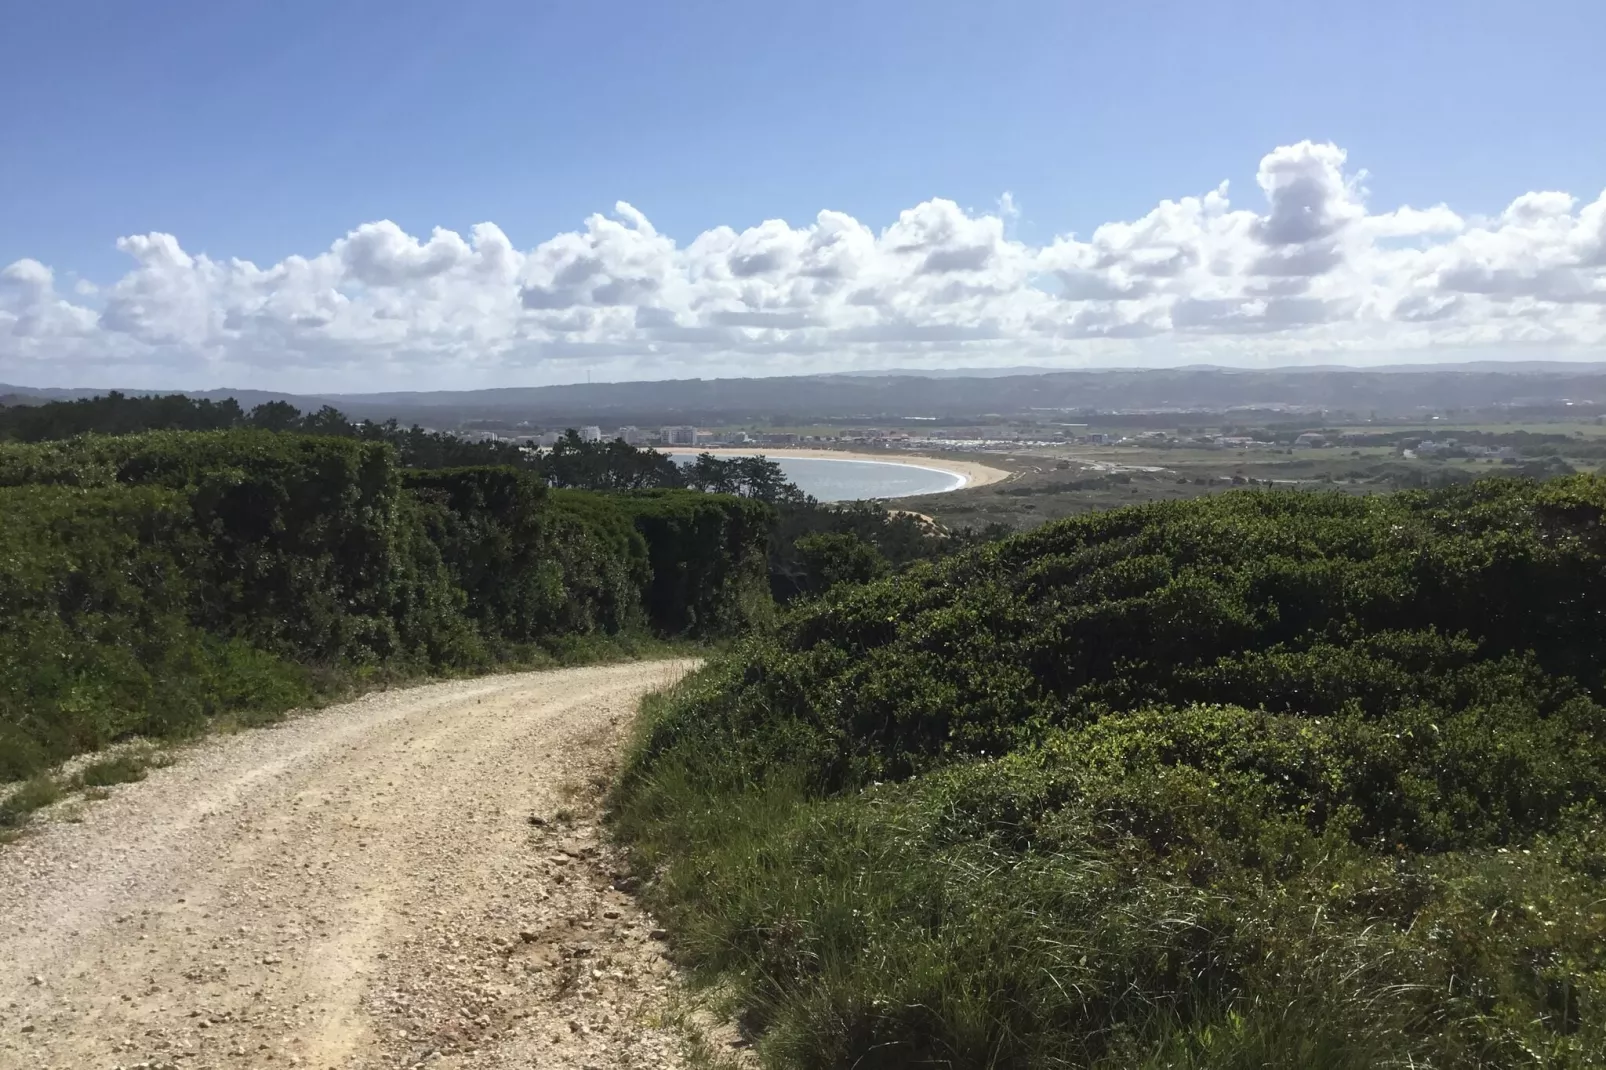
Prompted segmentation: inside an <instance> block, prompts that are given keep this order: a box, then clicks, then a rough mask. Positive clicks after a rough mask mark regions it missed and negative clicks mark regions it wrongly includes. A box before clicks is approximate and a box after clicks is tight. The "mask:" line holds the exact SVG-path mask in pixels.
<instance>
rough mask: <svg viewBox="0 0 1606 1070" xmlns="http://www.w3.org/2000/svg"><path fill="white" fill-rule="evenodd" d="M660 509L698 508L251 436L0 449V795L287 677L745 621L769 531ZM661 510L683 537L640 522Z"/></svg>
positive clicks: (707, 630)
mask: <svg viewBox="0 0 1606 1070" xmlns="http://www.w3.org/2000/svg"><path fill="white" fill-rule="evenodd" d="M678 493H679V494H681V495H684V496H685V497H687V498H695V499H697V501H696V502H695V503H691V502H684V503H682V502H679V501H678V500H677V499H676V498H674V497H673V496H670V497H666V498H644V499H634V498H630V497H628V496H618V497H615V496H604V495H598V494H590V493H586V492H576V491H571V492H564V494H563V498H562V500H561V502H558V501H554V500H553V499H552V498H551V497H549V494H548V491H547V490H546V488H545V486H544V485H542V484H541V483H540V482H539V481H538V480H537V479H536V478H534V477H533V476H532V475H531V474H530V473H528V472H526V471H521V470H517V469H514V468H495V467H483V468H467V469H439V470H432V471H426V472H414V471H404V470H402V469H400V468H399V467H398V465H397V458H396V454H395V452H394V450H393V449H392V448H391V447H390V446H388V445H385V444H383V443H377V442H365V441H361V440H357V439H350V438H340V437H333V436H309V435H299V434H287V433H277V432H270V431H258V430H245V431H222V432H200V433H186V432H152V433H147V434H135V435H126V436H121V437H95V436H90V437H84V438H79V439H73V440H70V441H64V442H51V443H44V444H39V445H10V446H4V447H0V499H3V500H0V546H3V547H4V548H5V555H4V559H3V560H0V594H3V595H4V597H3V598H0V686H3V687H4V688H5V691H4V694H3V695H0V703H3V706H0V777H4V778H7V779H11V778H15V777H18V776H23V775H27V774H29V773H30V772H32V771H34V770H36V769H38V768H40V767H42V766H43V765H47V764H49V763H50V762H52V761H55V760H59V759H60V758H62V757H64V756H66V755H68V754H71V753H74V752H76V751H79V750H83V749H88V748H93V747H96V746H99V745H101V744H103V743H105V742H106V741H108V740H111V739H115V738H118V737H120V736H123V735H128V734H131V733H154V734H172V733H175V732H184V731H190V730H193V729H195V728H197V727H199V726H200V725H201V724H203V723H205V721H206V720H207V719H208V718H210V717H212V716H213V715H214V714H216V713H217V712H219V711H221V710H225V709H252V710H267V709H269V708H277V709H284V708H287V707H288V706H290V705H293V704H295V703H297V702H300V701H303V700H305V699H306V698H307V697H308V695H309V687H310V686H311V685H310V683H309V681H310V680H311V679H312V677H310V676H309V675H308V673H309V672H311V673H313V675H319V676H321V675H328V674H333V676H334V677H338V678H351V677H353V676H356V677H361V676H364V675H368V674H372V673H375V672H383V673H387V674H397V673H400V674H417V673H421V672H432V671H441V670H463V669H472V668H480V667H485V666H488V665H490V664H492V663H494V662H497V661H506V660H512V661H520V660H528V658H529V657H530V656H532V655H536V654H539V653H541V652H542V651H544V650H547V649H559V650H562V649H567V648H568V646H570V645H572V643H573V641H574V640H576V639H577V638H581V639H583V638H584V637H587V636H595V637H628V636H631V635H641V636H646V635H649V634H656V635H660V636H665V637H674V636H680V635H709V634H717V633H719V632H721V631H724V630H731V629H735V628H737V627H739V626H741V624H742V623H743V622H744V621H746V620H747V619H748V618H749V617H751V616H753V615H755V614H756V613H758V612H760V611H761V608H762V607H759V608H758V609H755V608H754V606H753V604H752V602H751V599H750V597H749V596H750V594H751V590H750V588H749V586H748V580H749V578H750V576H751V574H753V573H754V570H755V568H756V570H757V575H758V576H759V577H760V579H762V569H763V559H764V542H765V538H766V535H767V530H766V529H765V528H764V527H763V523H764V520H765V518H766V517H767V516H768V515H769V514H768V512H767V511H766V509H765V507H762V506H757V505H755V504H754V503H750V502H745V501H741V500H739V499H735V498H729V497H725V496H720V495H704V494H696V493H693V492H678ZM682 514H684V515H686V516H690V517H695V518H697V519H698V523H699V524H700V525H701V526H700V527H698V528H697V529H696V534H697V536H698V537H699V539H700V540H701V541H698V539H693V538H690V537H687V538H680V539H677V536H676V533H677V531H678V530H679V529H677V528H675V527H674V525H673V524H668V525H667V526H666V524H665V522H664V521H663V519H662V518H663V517H664V516H666V515H668V516H671V517H674V516H680V515H682ZM638 520H639V525H638ZM750 525H756V526H755V527H753V528H752V530H749V526H750ZM638 527H639V528H642V529H646V530H645V533H644V531H643V530H638ZM726 553H728V554H731V555H733V556H732V558H731V560H730V561H728V562H724V561H720V560H718V558H719V555H721V554H726ZM677 554H681V555H684V560H682V559H681V558H678V557H677V556H676V555H677ZM755 562H756V565H755ZM660 569H661V570H664V571H665V572H666V573H669V574H671V575H672V579H673V581H674V583H673V584H671V589H672V590H679V588H678V587H676V586H674V584H678V583H681V582H682V581H683V580H684V578H685V576H686V575H688V574H689V575H691V576H692V577H693V580H692V582H693V583H694V584H695V585H697V587H698V590H697V595H696V598H697V600H696V601H695V602H694V605H695V609H688V608H686V606H684V605H682V604H679V603H676V602H673V601H668V602H666V601H662V600H661V599H660V597H659V593H658V591H659V588H658V587H657V586H656V570H660ZM766 597H767V596H766ZM725 613H729V614H731V616H730V617H729V618H728V619H727V618H725V617H722V616H720V614H725ZM738 613H740V614H742V616H741V617H739V618H738V617H737V616H735V614H738Z"/></svg>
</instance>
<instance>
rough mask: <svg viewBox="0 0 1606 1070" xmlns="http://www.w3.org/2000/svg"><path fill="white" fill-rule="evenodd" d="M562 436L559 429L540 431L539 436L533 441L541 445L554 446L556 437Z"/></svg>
mask: <svg viewBox="0 0 1606 1070" xmlns="http://www.w3.org/2000/svg"><path fill="white" fill-rule="evenodd" d="M562 437H563V433H562V432H561V431H542V432H541V435H540V437H539V438H537V439H536V440H535V441H536V442H537V443H538V444H539V445H542V446H556V445H557V444H558V439H560V438H562Z"/></svg>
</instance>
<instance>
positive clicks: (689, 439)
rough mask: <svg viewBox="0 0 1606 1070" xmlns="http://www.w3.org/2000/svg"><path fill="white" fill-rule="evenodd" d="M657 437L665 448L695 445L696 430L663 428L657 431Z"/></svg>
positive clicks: (692, 428) (691, 428) (690, 428)
mask: <svg viewBox="0 0 1606 1070" xmlns="http://www.w3.org/2000/svg"><path fill="white" fill-rule="evenodd" d="M658 435H659V438H660V440H661V441H662V442H663V443H664V445H666V446H695V445H697V429H696V428H695V427H665V428H663V429H662V430H660V431H659V433H658Z"/></svg>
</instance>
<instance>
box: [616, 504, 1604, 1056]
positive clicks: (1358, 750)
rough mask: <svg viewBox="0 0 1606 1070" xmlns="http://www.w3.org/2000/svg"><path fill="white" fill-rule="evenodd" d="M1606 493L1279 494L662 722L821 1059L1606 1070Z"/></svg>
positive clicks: (831, 627) (740, 947)
mask: <svg viewBox="0 0 1606 1070" xmlns="http://www.w3.org/2000/svg"><path fill="white" fill-rule="evenodd" d="M1603 506H1606V483H1603V482H1602V481H1600V480H1597V479H1594V478H1592V477H1573V478H1569V479H1565V480H1560V481H1556V482H1553V483H1549V484H1532V483H1525V482H1521V481H1487V482H1483V483H1478V484H1473V485H1469V486H1465V487H1453V488H1449V489H1445V490H1440V491H1433V492H1411V493H1405V494H1399V495H1394V496H1390V497H1386V498H1367V499H1356V498H1345V497H1341V496H1338V495H1322V496H1315V495H1298V494H1290V493H1265V492H1255V491H1250V492H1241V493H1234V494H1229V495H1224V496H1220V497H1216V498H1209V499H1199V500H1195V501H1191V502H1182V503H1166V504H1159V505H1151V506H1142V507H1137V508H1132V509H1123V510H1118V511H1114V512H1110V513H1104V514H1094V515H1090V516H1085V517H1079V518H1077V519H1074V520H1070V521H1065V522H1061V523H1058V524H1054V525H1050V526H1048V527H1045V528H1042V529H1039V530H1037V531H1035V532H1032V533H1030V534H1028V535H1023V536H1018V537H1016V538H1013V539H1010V540H1007V541H1005V542H1003V543H1000V544H996V545H993V546H990V547H986V548H983V549H980V550H977V551H973V552H970V553H967V554H964V555H960V556H958V557H955V558H951V559H947V560H944V561H939V562H936V563H933V564H922V565H916V566H915V567H913V568H911V569H910V570H908V571H906V572H904V573H902V574H900V575H897V576H894V577H890V578H888V579H885V580H881V581H879V582H875V583H871V584H868V585H864V586H858V587H855V586H845V587H842V586H839V587H835V588H833V589H831V590H830V591H828V592H827V593H826V594H825V596H824V597H822V598H820V599H817V600H815V601H813V602H809V603H804V604H802V605H801V606H800V607H799V608H796V609H794V610H792V611H790V612H789V613H787V614H786V615H785V616H784V617H783V619H782V620H781V622H780V623H779V625H778V627H777V628H776V629H774V631H773V632H771V633H769V634H766V635H762V636H758V637H755V638H752V639H750V640H748V641H746V642H744V643H743V644H740V645H739V646H738V647H736V648H735V649H734V650H733V651H732V652H731V654H730V655H729V656H727V657H725V658H723V659H720V660H719V661H717V662H716V663H715V664H714V665H712V666H711V667H710V668H709V669H707V670H705V671H704V672H703V673H702V674H700V675H699V676H698V677H696V678H694V679H693V680H691V681H689V682H688V683H687V684H686V685H684V686H683V687H682V688H681V689H680V691H679V692H678V693H677V694H676V696H675V697H674V698H673V699H672V700H670V701H667V702H662V703H658V704H656V705H654V706H653V707H652V708H651V709H649V711H648V712H647V714H646V715H645V716H644V719H643V723H642V727H641V735H640V739H639V741H638V744H637V746H636V748H635V750H634V751H633V753H632V756H631V759H630V761H629V763H628V765H627V768H626V770H625V772H624V774H623V776H622V778H621V780H620V783H619V785H618V786H617V788H616V790H615V795H614V820H615V823H616V829H617V831H618V833H619V834H620V835H621V836H622V837H624V838H625V839H626V840H627V841H629V842H630V843H632V844H633V845H634V849H635V854H636V858H637V861H638V864H639V865H640V866H641V867H642V869H643V872H644V874H646V875H648V876H651V877H652V878H653V879H652V880H651V881H650V882H649V884H648V888H649V896H650V897H651V899H652V901H653V905H654V906H655V907H656V908H657V909H658V910H660V911H661V912H663V914H664V916H665V917H666V918H668V919H669V921H670V924H671V929H672V932H673V933H674V935H675V939H676V941H677V947H678V948H679V950H680V952H681V954H682V955H684V956H685V958H686V960H687V961H688V962H689V963H690V964H691V965H693V966H694V967H695V968H696V969H698V970H699V971H701V972H702V973H703V975H704V976H708V977H710V978H719V979H721V980H723V981H726V982H730V983H732V984H733V985H734V988H735V991H736V992H737V993H739V995H740V996H741V997H742V998H743V1000H744V1002H745V1004H746V1006H747V1008H748V1014H749V1015H750V1017H751V1021H752V1024H753V1025H754V1026H755V1027H758V1028H760V1029H761V1031H762V1032H763V1036H764V1039H763V1043H762V1044H761V1053H762V1054H763V1055H764V1056H765V1057H766V1058H768V1059H769V1061H770V1062H771V1063H772V1064H773V1065H777V1066H794V1067H819V1068H825V1067H843V1068H845V1067H851V1066H856V1065H870V1064H872V1063H873V1064H874V1065H876V1066H882V1067H915V1066H922V1067H924V1066H951V1067H1003V1066H1019V1067H1051V1066H1108V1067H1127V1066H1156V1067H1158V1066H1198V1067H1229V1066H1231V1067H1238V1066H1242V1067H1249V1066H1333V1067H1344V1066H1374V1065H1400V1066H1406V1065H1416V1066H1424V1065H1427V1066H1467V1067H1473V1066H1480V1067H1481V1066H1511V1065H1529V1064H1531V1065H1545V1066H1579V1067H1582V1066H1597V1065H1601V1061H1600V1053H1601V1052H1603V1051H1606V895H1603V894H1602V890H1603V889H1602V878H1603V877H1606V820H1603V817H1602V814H1603V810H1602V803H1603V796H1606V790H1603V789H1606V710H1603V708H1602V706H1601V705H1599V704H1598V703H1597V701H1596V693H1597V689H1598V688H1599V687H1600V686H1601V684H1602V683H1603V680H1602V660H1601V656H1600V653H1599V651H1600V650H1601V649H1602V641H1603V640H1606V634H1603V629H1606V618H1602V617H1601V615H1600V613H1599V611H1598V608H1597V607H1598V606H1599V605H1601V604H1602V600H1603V597H1606V556H1603V551H1606V541H1603V540H1606V536H1603V534H1602V529H1601V525H1600V520H1601V514H1602V509H1603Z"/></svg>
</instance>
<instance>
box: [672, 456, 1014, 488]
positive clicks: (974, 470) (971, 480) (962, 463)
mask: <svg viewBox="0 0 1606 1070" xmlns="http://www.w3.org/2000/svg"><path fill="white" fill-rule="evenodd" d="M655 448H656V449H658V450H660V451H662V452H664V453H712V454H714V455H715V456H716V457H717V456H720V455H722V454H732V455H735V456H739V457H751V456H752V455H753V454H755V453H758V454H763V455H764V456H765V457H815V458H819V459H821V460H827V461H876V462H878V463H880V464H910V465H914V466H915V467H916V468H934V469H936V470H937V471H939V472H952V473H953V474H954V475H956V476H964V477H965V482H964V484H963V486H965V487H984V486H986V485H987V484H989V483H997V482H998V481H999V480H1002V479H1007V478H1008V477H1009V473H1008V472H1006V471H1004V470H1003V469H1001V468H993V467H991V466H990V465H985V464H982V463H981V462H980V461H967V460H963V459H961V458H959V457H951V456H948V455H946V454H943V455H939V456H935V457H932V456H927V455H926V454H924V453H897V452H893V451H890V450H889V451H887V452H884V453H882V452H878V453H864V452H853V451H851V450H826V449H792V448H789V447H786V446H673V447H670V446H658V447H655ZM954 489H955V490H959V489H960V488H959V487H955V488H954Z"/></svg>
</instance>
